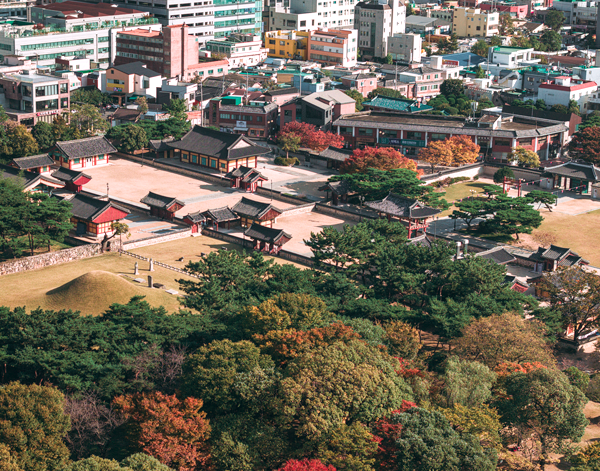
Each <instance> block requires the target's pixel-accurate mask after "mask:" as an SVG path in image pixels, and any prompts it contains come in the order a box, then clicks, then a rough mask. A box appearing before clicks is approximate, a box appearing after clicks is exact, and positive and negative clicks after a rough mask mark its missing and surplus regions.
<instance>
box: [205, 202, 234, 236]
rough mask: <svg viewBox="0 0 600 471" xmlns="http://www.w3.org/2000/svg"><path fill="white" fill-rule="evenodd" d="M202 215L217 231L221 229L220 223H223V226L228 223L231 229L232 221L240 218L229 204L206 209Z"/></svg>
mask: <svg viewBox="0 0 600 471" xmlns="http://www.w3.org/2000/svg"><path fill="white" fill-rule="evenodd" d="M202 216H204V217H205V218H206V224H207V225H208V224H210V225H212V226H213V228H214V229H216V230H217V231H218V230H219V224H221V226H223V225H225V224H227V229H229V228H230V227H231V223H232V222H235V221H237V220H238V219H239V216H238V215H237V214H235V213H234V212H233V211H232V210H231V208H230V207H229V206H223V207H222V208H216V209H209V210H207V211H204V212H203V213H202Z"/></svg>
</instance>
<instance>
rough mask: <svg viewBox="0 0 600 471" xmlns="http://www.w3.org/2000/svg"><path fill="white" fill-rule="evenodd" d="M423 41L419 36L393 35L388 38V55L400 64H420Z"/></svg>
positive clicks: (409, 34) (407, 34) (410, 34)
mask: <svg viewBox="0 0 600 471" xmlns="http://www.w3.org/2000/svg"><path fill="white" fill-rule="evenodd" d="M422 51H423V39H422V38H421V36H420V35H419V34H412V33H404V34H395V35H393V36H390V37H389V38H388V53H389V54H391V55H392V59H394V60H395V61H402V62H421V53H422Z"/></svg>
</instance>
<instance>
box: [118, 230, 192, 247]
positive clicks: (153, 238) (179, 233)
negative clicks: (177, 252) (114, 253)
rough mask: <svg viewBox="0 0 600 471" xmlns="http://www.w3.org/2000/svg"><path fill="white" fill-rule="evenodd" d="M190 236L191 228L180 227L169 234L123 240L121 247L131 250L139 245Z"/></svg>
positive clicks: (143, 245)
mask: <svg viewBox="0 0 600 471" xmlns="http://www.w3.org/2000/svg"><path fill="white" fill-rule="evenodd" d="M191 236H192V228H191V227H189V228H186V229H180V230H178V231H174V232H170V233H169V234H164V235H155V236H151V237H144V238H143V239H137V240H132V241H130V242H127V241H123V249H124V250H132V249H137V248H139V247H147V246H148V245H155V244H162V243H163V242H169V241H171V240H178V239H183V238H185V237H191Z"/></svg>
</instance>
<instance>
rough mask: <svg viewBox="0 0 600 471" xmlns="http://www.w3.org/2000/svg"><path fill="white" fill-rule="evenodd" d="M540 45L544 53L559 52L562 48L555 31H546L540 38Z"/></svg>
mask: <svg viewBox="0 0 600 471" xmlns="http://www.w3.org/2000/svg"><path fill="white" fill-rule="evenodd" d="M561 13H562V12H561ZM540 43H541V44H543V45H544V47H545V50H546V51H559V50H560V48H561V46H562V37H561V36H560V34H558V33H557V32H556V31H553V30H546V31H544V33H543V34H542V36H541V37H540Z"/></svg>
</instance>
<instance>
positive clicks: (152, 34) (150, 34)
mask: <svg viewBox="0 0 600 471" xmlns="http://www.w3.org/2000/svg"><path fill="white" fill-rule="evenodd" d="M120 34H127V35H130V36H143V37H145V38H158V37H160V36H162V32H160V31H148V30H147V29H132V30H129V31H119V32H117V35H120Z"/></svg>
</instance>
